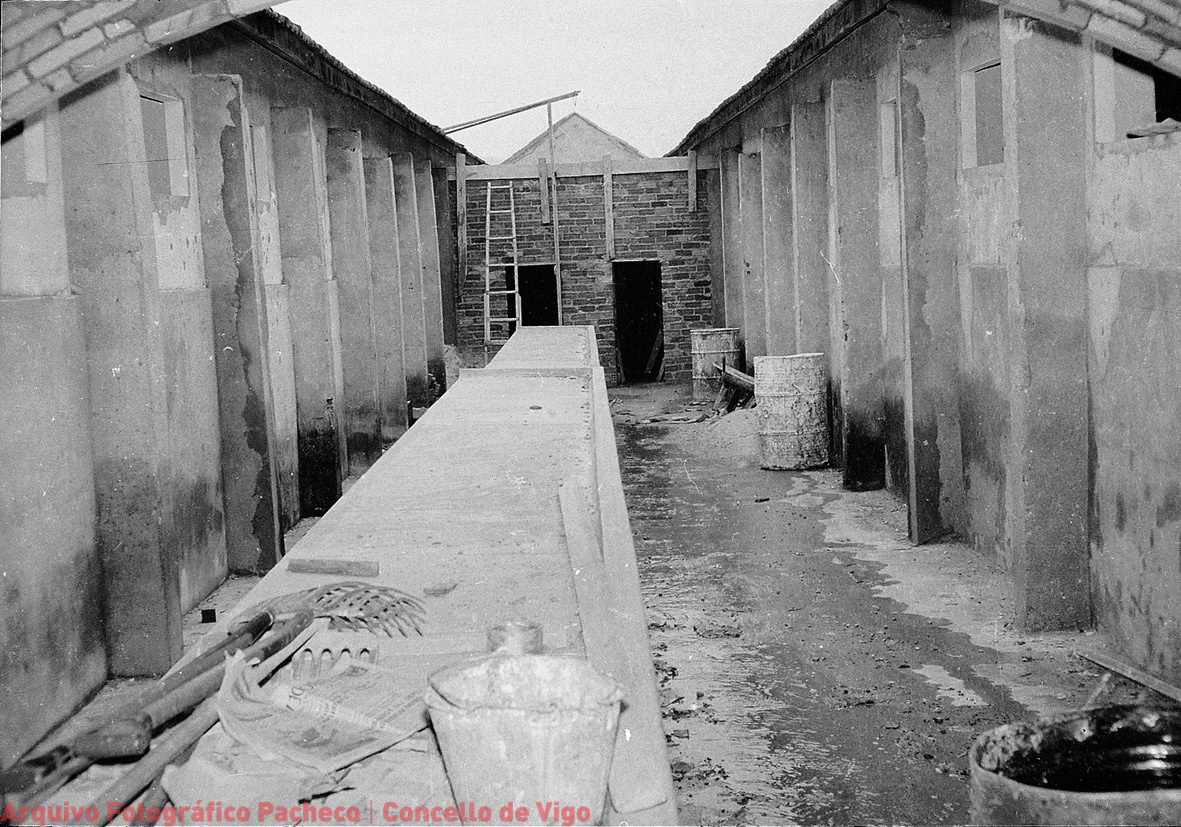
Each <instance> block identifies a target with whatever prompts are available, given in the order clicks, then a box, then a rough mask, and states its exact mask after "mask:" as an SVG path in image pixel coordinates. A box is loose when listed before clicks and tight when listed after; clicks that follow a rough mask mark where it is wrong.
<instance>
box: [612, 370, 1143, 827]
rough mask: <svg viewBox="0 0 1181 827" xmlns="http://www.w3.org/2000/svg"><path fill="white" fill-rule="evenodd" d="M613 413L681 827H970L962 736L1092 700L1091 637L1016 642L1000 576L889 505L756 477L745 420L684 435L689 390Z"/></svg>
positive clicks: (621, 395)
mask: <svg viewBox="0 0 1181 827" xmlns="http://www.w3.org/2000/svg"><path fill="white" fill-rule="evenodd" d="M611 395H612V410H613V415H614V418H615V425H616V438H617V444H618V447H619V452H620V461H621V465H622V469H623V478H624V487H625V491H626V496H627V503H628V509H629V513H630V516H631V523H632V531H633V534H634V535H635V539H636V549H637V554H638V557H639V567H640V578H641V584H642V588H643V591H644V596H645V602H646V605H647V608H648V621H649V634H650V641H651V644H652V647H653V654H654V656H655V660H656V666H657V674H658V679H659V681H660V685H661V695H662V702H663V705H664V723H665V732H666V736H667V740H668V745H669V752H670V759H671V761H672V766H673V774H674V778H675V780H676V784H677V790H678V795H679V806H680V812H681V819H682V823H684V824H717V823H758V824H788V823H794V824H809V825H810V824H882V823H888V824H962V823H966V822H967V820H968V783H967V777H968V765H967V753H968V748H969V746H970V745H971V743H972V741H973V739H974V738H975V737H976V735H978V734H979V733H981V732H983V731H985V730H988V729H991V728H992V727H995V726H998V725H1000V724H1003V723H1008V722H1010V721H1014V720H1024V719H1032V718H1035V717H1037V715H1038V714H1041V713H1048V712H1053V711H1060V710H1065V709H1071V708H1078V707H1081V706H1083V705H1084V704H1085V703H1086V702H1087V699H1088V697H1089V696H1090V695H1091V694H1092V693H1093V692H1095V691H1096V690H1097V688H1098V685H1099V680H1100V677H1101V675H1102V670H1100V669H1098V668H1097V667H1094V666H1093V665H1092V664H1090V663H1089V662H1087V661H1085V660H1083V659H1082V658H1080V657H1078V656H1077V655H1076V654H1075V651H1076V650H1079V649H1088V648H1092V649H1098V648H1101V646H1102V644H1101V642H1100V640H1099V638H1098V637H1096V636H1094V635H1093V634H1092V633H1090V632H1087V631H1084V630H1079V631H1074V632H1071V633H1066V634H1053V635H1036V636H1032V635H1023V634H1022V633H1021V632H1020V630H1019V629H1017V628H1015V626H1014V625H1013V624H1012V623H1011V618H1012V611H1011V600H1010V596H1009V594H1008V587H1007V580H1006V578H1005V576H1004V574H1003V572H1001V571H999V570H998V569H997V568H996V567H995V565H994V564H993V562H992V561H990V560H985V559H982V558H981V557H980V556H979V555H977V554H976V553H975V552H974V551H973V550H972V549H970V548H968V547H967V546H965V545H963V544H959V543H955V542H948V543H940V544H934V545H929V546H923V547H921V548H917V549H916V548H914V547H912V546H910V544H909V543H908V542H907V541H906V514H905V508H904V506H903V504H902V503H901V502H900V501H899V500H897V499H896V498H895V497H893V496H892V495H890V494H888V493H886V492H867V493H858V494H853V493H849V492H845V491H843V490H842V489H841V487H840V478H839V474H838V473H837V472H834V471H811V472H773V471H763V470H760V469H759V467H758V463H757V433H756V427H755V425H754V423H755V417H754V413H755V412H753V411H745V412H739V413H737V414H731V415H730V417H726V418H725V419H723V420H721V421H706V422H698V423H695V422H690V421H686V420H690V419H692V418H695V417H697V416H699V415H700V414H701V413H703V412H704V410H705V408H704V407H701V406H696V405H693V404H691V398H690V389H689V388H688V386H683V385H680V386H678V385H648V386H638V387H630V388H620V389H615V390H613V391H612V394H611ZM731 417H733V418H731ZM1109 681H1110V682H1109V683H1105V684H1104V687H1106V688H1104V689H1103V690H1102V695H1101V697H1100V698H1099V700H1100V701H1101V702H1104V703H1108V702H1112V703H1114V702H1130V701H1134V700H1137V699H1139V698H1142V697H1143V698H1145V699H1147V694H1145V692H1144V690H1142V689H1141V688H1140V687H1139V686H1137V685H1135V684H1131V683H1129V682H1125V681H1122V680H1120V679H1115V680H1110V679H1109ZM1157 700H1159V699H1157Z"/></svg>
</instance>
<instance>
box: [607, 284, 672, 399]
mask: <svg viewBox="0 0 1181 827" xmlns="http://www.w3.org/2000/svg"><path fill="white" fill-rule="evenodd" d="M613 267H614V274H615V347H616V352H617V353H618V354H619V372H620V375H619V381H620V382H621V383H625V384H627V383H632V382H651V381H652V380H654V379H658V378H660V374H661V364H662V363H663V361H664V305H663V304H662V302H661V297H660V262H659V261H617V262H615V264H614V265H613Z"/></svg>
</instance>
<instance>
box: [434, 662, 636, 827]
mask: <svg viewBox="0 0 1181 827" xmlns="http://www.w3.org/2000/svg"><path fill="white" fill-rule="evenodd" d="M622 699H623V690H622V688H621V687H620V685H619V684H618V683H616V682H615V680H613V679H612V678H610V677H608V676H607V675H604V674H603V673H601V672H599V671H598V670H597V669H595V668H594V667H593V666H591V665H590V663H589V662H588V661H586V660H584V659H580V658H566V657H555V656H547V655H519V656H493V657H490V658H488V659H486V660H483V661H480V662H479V663H475V664H468V665H463V666H457V667H449V668H447V669H443V670H440V671H439V672H436V673H435V674H433V675H431V678H430V689H428V690H427V694H426V704H427V709H428V710H429V712H430V716H431V725H432V726H433V727H434V730H435V735H436V737H437V738H438V740H439V748H440V750H441V752H442V753H443V764H444V766H446V768H447V777H448V779H449V780H450V782H451V791H452V792H453V793H454V795H455V800H456V801H471V802H474V803H475V804H476V806H481V805H483V804H485V803H487V804H488V806H493V805H494V806H495V807H501V806H504V805H506V804H508V803H509V802H511V803H512V809H513V811H514V812H513V816H514V817H513V818H512V819H510V820H512V821H513V822H514V823H522V822H523V823H527V824H546V823H557V820H558V818H559V814H558V813H556V812H549V813H548V818H547V817H546V815H547V814H546V813H544V812H539V804H538V802H540V807H544V806H545V804H546V803H548V802H557V803H558V804H559V805H560V807H561V808H567V807H572V808H574V809H573V810H571V811H570V812H571V813H572V814H573V815H572V817H573V818H574V819H575V820H576V821H577V822H578V823H580V824H599V823H601V822H602V819H603V816H604V812H605V809H606V805H607V775H608V773H609V772H610V770H611V757H612V754H613V752H614V749H615V729H616V727H617V725H618V724H619V711H620V706H621V701H622ZM522 807H523V808H526V809H527V810H528V815H527V818H526V819H524V820H522V819H521V818H519V817H516V816H519V815H522V814H523V813H520V812H518V810H519V808H522ZM583 808H585V810H584V811H582V812H579V811H580V810H582V809H583ZM495 815H497V813H496V811H495V810H494V811H493V816H495ZM583 816H586V818H585V819H584V818H583ZM465 823H467V822H465ZM498 823H499V822H498Z"/></svg>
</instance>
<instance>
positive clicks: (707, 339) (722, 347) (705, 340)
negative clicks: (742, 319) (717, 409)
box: [689, 327, 742, 399]
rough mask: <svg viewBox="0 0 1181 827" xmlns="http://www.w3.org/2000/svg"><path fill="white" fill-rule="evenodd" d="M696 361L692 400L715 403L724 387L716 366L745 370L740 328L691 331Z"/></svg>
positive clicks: (690, 337) (691, 346) (694, 363)
mask: <svg viewBox="0 0 1181 827" xmlns="http://www.w3.org/2000/svg"><path fill="white" fill-rule="evenodd" d="M689 349H690V352H691V353H692V357H693V398H694V399H713V398H714V397H715V396H717V395H718V391H719V390H721V387H722V374H721V372H720V371H718V369H717V368H715V367H714V364H715V363H716V364H719V365H720V364H723V363H724V364H725V365H726V366H727V367H732V368H737V369H738V370H741V369H742V364H741V362H742V350H741V348H740V346H739V343H738V328H736V327H713V328H707V329H704V330H690V331H689Z"/></svg>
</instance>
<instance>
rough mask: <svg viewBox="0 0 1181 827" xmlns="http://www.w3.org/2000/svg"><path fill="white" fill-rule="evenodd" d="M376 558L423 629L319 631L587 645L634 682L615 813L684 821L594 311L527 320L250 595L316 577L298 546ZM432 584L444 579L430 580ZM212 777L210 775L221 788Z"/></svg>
mask: <svg viewBox="0 0 1181 827" xmlns="http://www.w3.org/2000/svg"><path fill="white" fill-rule="evenodd" d="M317 558H318V559H325V558H343V559H348V560H364V561H374V562H377V563H378V565H379V567H380V574H379V575H378V576H376V577H373V578H367V580H368V581H369V582H373V583H377V584H380V585H387V586H394V587H397V588H400V589H403V590H405V591H407V592H410V593H412V594H415V595H419V596H422V595H424V590H427V589H429V590H430V591H431V592H441V591H444V590H446V589H447V588H448V587H451V586H453V588H450V590H449V591H447V592H446V594H445V595H443V596H441V597H429V596H428V597H422V599H423V601H424V602H425V603H426V605H427V613H426V620H425V624H424V626H423V635H422V636H421V637H410V638H401V637H398V638H386V637H384V636H382V637H377V636H373V635H368V634H365V635H361V636H360V637H363V638H364V639H363V640H358V637H359V636H358V635H357V634H354V633H344V632H324V633H321V634H320V635H318V636H317V637H315V638H313V639H312V641H311V642H310V644H309V646H310V647H311V648H312V650H313V654H315V653H316V652H318V651H331V652H334V653H335V652H338V651H339V650H342V649H344V648H349V649H350V650H351V651H353V652H357V651H358V650H359V649H361V648H368V649H370V651H376V652H377V656H378V663H380V664H388V665H396V667H397V668H398V670H399V671H400V672H403V673H404V674H413V675H417V676H418V677H420V679H421V682H422V685H423V687H424V688H425V686H426V681H427V677H428V675H429V674H430V673H431V672H432V671H434V670H435V669H437V668H440V667H442V666H445V665H448V664H451V663H456V662H459V661H463V660H466V659H469V658H471V657H472V656H473V655H474V654H478V653H481V652H484V651H485V650H486V631H487V629H488V628H489V627H490V626H493V625H495V624H497V623H501V622H504V621H507V620H514V619H525V620H532V621H535V622H538V623H540V624H541V625H542V626H543V627H544V637H545V643H546V647H547V650H549V651H554V652H561V653H571V654H585V655H586V656H587V657H588V658H589V659H590V660H591V662H592V663H594V664H595V665H596V666H598V667H599V668H601V669H603V670H604V671H606V672H609V673H611V674H613V675H614V676H615V677H616V679H617V680H619V681H620V682H621V683H622V684H623V685H624V686H625V689H626V693H627V694H626V700H625V708H624V711H623V715H622V717H621V719H620V728H619V735H618V738H617V744H616V750H615V759H614V765H613V768H612V775H611V783H610V793H611V803H612V807H611V811H610V812H609V816H610V818H611V820H612V822H613V823H618V822H621V821H627V822H628V823H631V824H674V823H676V819H677V812H676V804H675V798H674V791H673V785H672V777H671V773H670V770H669V765H668V758H667V754H666V751H665V742H664V732H663V728H662V725H661V717H660V706H659V701H658V697H657V689H656V680H655V674H654V670H653V667H652V660H651V653H650V650H649V648H648V639H647V626H646V621H645V618H644V607H643V602H642V598H641V595H640V585H639V578H638V576H637V572H636V560H635V548H634V546H633V543H632V535H631V528H630V524H629V522H628V515H627V509H626V505H625V503H624V497H623V486H622V482H621V479H620V476H619V464H618V457H617V454H616V451H615V442H614V437H613V431H612V427H611V420H610V411H609V408H608V401H607V391H606V384H605V381H604V376H603V370H602V368H601V367H600V366H599V364H598V356H597V349H596V347H595V340H594V329H593V328H591V327H553V328H526V329H523V330H520V331H518V332H517V333H516V334H515V335H514V336H513V338H512V339H511V340H510V341H509V343H508V344H507V345H506V346H505V347H504V348H503V349H502V350H501V351H500V353H498V354H497V356H496V358H495V359H493V361H492V362H491V363H490V364H489V366H488V367H487V368H485V369H483V370H469V371H464V372H463V374H462V376H461V378H460V380H459V381H458V382H456V383H455V385H454V387H452V388H451V389H450V390H448V391H447V393H446V394H444V396H443V397H442V398H441V399H440V400H439V401H438V402H437V403H436V404H435V405H434V406H433V407H431V408H430V410H429V411H428V412H427V413H426V415H425V416H423V417H422V418H421V419H420V420H419V421H418V422H417V423H416V424H415V425H414V427H412V428H411V429H410V430H409V431H408V432H407V433H406V435H405V436H404V437H402V438H401V439H400V440H399V441H398V442H397V443H396V444H395V445H394V446H393V447H392V448H391V449H390V450H389V451H387V452H386V453H385V454H384V455H383V456H382V457H381V459H379V460H378V461H377V462H376V463H375V464H374V465H373V466H372V467H371V468H370V469H369V471H368V472H366V473H365V475H364V476H362V477H361V478H360V479H359V480H358V481H357V483H356V484H355V485H354V486H353V487H352V488H351V489H350V490H349V491H348V492H347V493H346V494H345V495H344V496H343V497H342V498H341V499H340V500H339V501H338V502H337V503H336V504H335V505H334V506H333V507H332V508H331V510H329V511H328V513H327V514H325V515H324V517H322V518H321V519H320V521H319V522H318V523H316V525H315V526H313V527H312V529H311V530H310V531H309V532H308V533H307V535H306V536H305V537H304V538H303V539H302V540H300V542H299V543H298V545H297V546H296V547H295V548H294V549H293V550H292V551H291V553H289V554H288V555H287V556H286V557H285V558H284V560H283V561H282V562H280V564H279V565H278V566H276V567H275V568H274V569H273V570H272V571H271V572H269V573H268V574H267V575H266V577H264V578H263V579H262V580H261V581H260V582H259V583H258V585H257V586H256V587H255V588H254V589H253V590H252V591H251V592H250V593H249V594H248V595H247V596H246V598H245V599H244V600H243V601H242V603H241V604H240V606H241V607H242V608H245V607H248V606H250V605H252V604H254V603H257V602H259V601H261V600H266V599H269V598H273V597H276V596H279V595H282V594H287V593H291V592H296V591H301V590H304V589H310V588H314V587H317V586H320V585H323V584H325V583H329V582H332V581H333V580H340V579H349V578H340V577H332V576H326V575H312V574H302V573H292V572H291V571H289V570H288V568H289V565H290V562H291V561H292V560H296V559H300V560H303V559H317ZM431 587H437V588H431ZM211 792H212V791H211Z"/></svg>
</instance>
